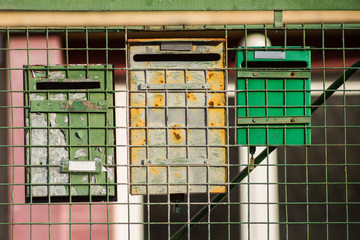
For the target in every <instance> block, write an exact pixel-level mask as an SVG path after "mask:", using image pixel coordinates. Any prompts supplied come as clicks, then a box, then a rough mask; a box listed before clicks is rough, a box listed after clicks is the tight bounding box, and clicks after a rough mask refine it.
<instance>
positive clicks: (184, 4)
mask: <svg viewBox="0 0 360 240" xmlns="http://www.w3.org/2000/svg"><path fill="white" fill-rule="evenodd" d="M0 10H32V11H266V10H268V11H273V10H284V11H291V10H352V11H354V10H360V1H358V0H343V1H326V0H292V1H283V0H269V1H264V0H255V1H250V0H224V1H219V0H201V1H191V0H168V1H163V0H103V1H99V0H86V1H85V0H80V1H73V0H54V1H48V0H37V1H29V0H4V1H2V2H1V3H0Z"/></svg>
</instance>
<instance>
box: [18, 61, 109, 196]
mask: <svg viewBox="0 0 360 240" xmlns="http://www.w3.org/2000/svg"><path fill="white" fill-rule="evenodd" d="M25 69H26V70H24V79H25V82H24V88H25V129H26V132H25V138H26V141H25V142H26V165H27V168H26V182H27V187H26V197H27V198H28V199H33V200H36V199H41V198H44V199H56V200H60V199H69V198H70V197H71V199H72V200H76V199H78V200H82V199H83V200H86V199H90V197H91V199H92V200H95V201H96V200H107V199H115V198H116V186H115V179H116V177H115V173H116V171H115V170H116V168H115V151H114V108H113V105H114V93H113V70H112V66H111V65H69V66H49V67H46V66H26V67H25Z"/></svg>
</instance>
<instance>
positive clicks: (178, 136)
mask: <svg viewBox="0 0 360 240" xmlns="http://www.w3.org/2000/svg"><path fill="white" fill-rule="evenodd" d="M172 134H173V135H174V137H175V139H176V140H180V138H181V135H180V133H178V132H176V131H173V132H172Z"/></svg>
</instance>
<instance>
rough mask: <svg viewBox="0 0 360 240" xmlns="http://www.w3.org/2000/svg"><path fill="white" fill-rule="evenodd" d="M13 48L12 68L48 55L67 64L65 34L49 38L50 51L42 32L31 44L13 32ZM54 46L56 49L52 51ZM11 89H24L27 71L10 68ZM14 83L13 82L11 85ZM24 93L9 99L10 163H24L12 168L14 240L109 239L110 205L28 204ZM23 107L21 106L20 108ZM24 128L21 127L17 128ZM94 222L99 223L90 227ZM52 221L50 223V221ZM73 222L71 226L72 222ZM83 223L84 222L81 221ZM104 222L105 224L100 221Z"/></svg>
mask: <svg viewBox="0 0 360 240" xmlns="http://www.w3.org/2000/svg"><path fill="white" fill-rule="evenodd" d="M8 44H9V45H10V51H9V52H8V56H7V59H9V57H10V61H8V67H10V68H12V69H13V68H22V67H23V65H35V64H40V65H46V64H47V56H48V62H49V65H55V64H62V63H64V54H63V52H62V51H61V50H54V48H61V47H62V40H61V36H59V35H50V36H49V40H48V45H49V46H48V47H49V49H50V50H49V51H48V52H47V51H46V47H47V46H46V37H45V35H44V34H42V35H30V36H29V42H28V44H27V41H26V36H25V35H15V34H14V35H11V36H10V41H9V43H8ZM26 48H37V49H41V50H29V51H27V50H26ZM51 49H53V50H51ZM8 79H9V80H10V81H9V84H8V89H9V90H12V91H23V71H22V70H21V69H19V70H15V69H14V70H10V71H9V74H8ZM10 82H11V85H10ZM23 101H24V99H23V93H21V92H20V93H16V92H13V93H12V94H11V95H10V94H9V96H8V102H9V104H10V105H12V106H13V107H14V108H11V109H9V112H8V113H9V114H8V116H9V117H8V126H10V127H13V128H14V129H10V130H9V138H8V142H9V144H10V145H13V146H14V147H10V148H9V165H14V166H16V165H20V166H19V167H9V180H10V181H9V182H10V184H14V185H10V188H9V194H10V197H9V199H10V202H11V204H12V205H11V206H10V209H9V223H10V225H9V231H10V236H11V237H12V238H11V239H15V240H27V239H41V240H46V239H49V240H50V239H51V240H66V239H70V235H71V239H73V240H76V239H90V234H92V239H107V238H108V226H107V225H106V223H107V222H108V220H107V219H110V218H111V216H108V215H109V214H108V212H110V210H109V211H107V206H106V205H99V206H97V205H89V204H86V203H83V204H82V205H80V204H81V203H80V204H78V205H72V206H70V205H69V204H67V203H64V204H61V205H59V203H56V204H33V205H30V204H28V203H25V186H24V184H25V169H24V167H23V165H24V164H25V155H24V148H23V147H22V146H23V145H24V143H25V142H24V130H23V129H21V128H22V127H24V111H23V108H21V107H22V106H23ZM17 107H20V108H17ZM16 128H20V129H16ZM90 213H91V222H92V223H95V224H94V225H92V226H90V224H89V223H90ZM70 215H71V218H70ZM48 223H50V224H48ZM69 223H71V225H70V224H69ZM77 223H83V224H77ZM97 223H103V224H97ZM90 228H91V231H90Z"/></svg>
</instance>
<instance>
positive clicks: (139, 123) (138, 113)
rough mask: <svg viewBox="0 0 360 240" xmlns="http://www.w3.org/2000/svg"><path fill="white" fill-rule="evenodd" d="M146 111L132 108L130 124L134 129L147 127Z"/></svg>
mask: <svg viewBox="0 0 360 240" xmlns="http://www.w3.org/2000/svg"><path fill="white" fill-rule="evenodd" d="M144 114H145V110H144V109H142V108H131V109H130V120H131V121H130V124H131V126H132V127H145V121H144V119H143V118H144V117H145V115H144Z"/></svg>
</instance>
